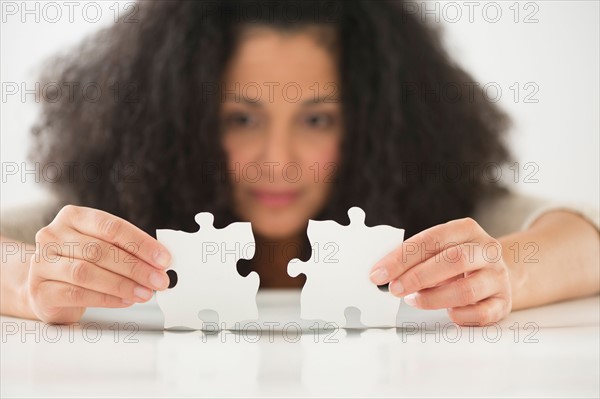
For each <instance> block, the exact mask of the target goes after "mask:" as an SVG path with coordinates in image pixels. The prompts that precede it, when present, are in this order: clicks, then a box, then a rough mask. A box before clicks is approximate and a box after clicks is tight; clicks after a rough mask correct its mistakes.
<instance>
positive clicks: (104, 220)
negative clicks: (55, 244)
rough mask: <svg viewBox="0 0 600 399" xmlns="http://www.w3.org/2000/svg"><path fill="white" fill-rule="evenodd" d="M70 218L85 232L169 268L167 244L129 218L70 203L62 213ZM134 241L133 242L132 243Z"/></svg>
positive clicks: (76, 227) (77, 229)
mask: <svg viewBox="0 0 600 399" xmlns="http://www.w3.org/2000/svg"><path fill="white" fill-rule="evenodd" d="M61 213H62V217H64V218H65V219H66V220H68V221H69V223H70V226H71V227H72V228H73V229H75V230H76V231H78V232H80V233H81V234H83V235H87V236H90V237H95V238H97V239H99V240H102V241H106V242H109V243H112V244H114V245H115V246H117V247H119V248H121V249H123V250H125V251H132V248H133V249H134V251H135V253H134V255H135V256H137V257H138V258H140V259H142V260H143V261H145V262H146V263H148V264H150V265H153V266H155V267H158V268H161V269H166V268H168V267H169V265H170V262H171V255H170V253H169V251H168V249H167V248H165V246H164V245H162V244H161V243H159V242H158V241H157V240H155V239H154V238H153V237H151V236H150V235H148V234H147V233H146V232H144V231H142V230H141V229H139V228H137V227H136V226H134V225H133V224H131V223H129V222H128V221H126V220H124V219H121V218H119V217H117V216H114V215H111V214H110V213H107V212H104V211H101V210H98V209H93V208H85V207H77V206H72V205H67V206H65V207H64V208H62V209H61V211H60V212H59V215H60V214H61ZM131 244H134V245H133V246H132V245H131Z"/></svg>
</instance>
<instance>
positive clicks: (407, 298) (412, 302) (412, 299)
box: [404, 293, 417, 307]
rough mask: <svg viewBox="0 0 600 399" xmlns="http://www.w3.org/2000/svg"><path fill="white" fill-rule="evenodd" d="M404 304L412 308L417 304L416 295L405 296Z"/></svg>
mask: <svg viewBox="0 0 600 399" xmlns="http://www.w3.org/2000/svg"><path fill="white" fill-rule="evenodd" d="M404 302H406V304H407V305H409V306H413V307H414V306H415V305H416V304H417V294H416V293H412V294H410V295H407V296H405V297H404Z"/></svg>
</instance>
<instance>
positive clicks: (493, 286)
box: [404, 268, 502, 309]
mask: <svg viewBox="0 0 600 399" xmlns="http://www.w3.org/2000/svg"><path fill="white" fill-rule="evenodd" d="M501 290H502V279H500V278H499V276H498V275H497V273H496V271H494V270H492V269H489V268H484V269H481V270H479V271H477V272H475V273H472V274H470V275H469V276H468V277H465V278H461V279H458V280H455V281H453V282H451V283H449V284H446V285H443V286H440V287H435V288H428V289H424V290H421V291H419V292H415V293H413V294H410V295H408V296H406V297H404V302H406V304H408V305H410V306H413V307H415V308H418V309H446V308H456V307H463V306H468V305H473V304H476V303H477V302H480V301H482V300H484V299H486V298H489V297H491V296H493V295H496V294H498V293H500V292H501Z"/></svg>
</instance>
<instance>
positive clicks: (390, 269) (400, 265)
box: [370, 218, 487, 285]
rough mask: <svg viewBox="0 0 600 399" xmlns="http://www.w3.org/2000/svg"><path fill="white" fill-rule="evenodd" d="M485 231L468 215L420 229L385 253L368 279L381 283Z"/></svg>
mask: <svg viewBox="0 0 600 399" xmlns="http://www.w3.org/2000/svg"><path fill="white" fill-rule="evenodd" d="M486 236H487V233H485V231H484V230H483V229H482V228H481V227H480V226H479V224H477V222H475V221H474V220H473V219H471V218H465V219H458V220H452V221H450V222H447V223H444V224H440V225H437V226H434V227H431V228H429V229H427V230H424V231H422V232H420V233H418V234H416V235H414V236H413V237H411V238H409V239H408V240H406V241H404V242H403V243H402V245H400V246H399V247H398V248H396V249H395V250H393V251H392V252H390V253H389V254H387V255H386V256H385V257H384V258H383V259H381V260H380V261H379V262H377V264H375V266H373V268H372V269H371V274H370V278H371V281H372V282H373V283H375V284H378V285H382V284H386V283H388V282H390V281H391V280H394V279H396V278H397V277H398V276H399V275H401V274H402V273H404V272H405V271H406V270H408V269H410V268H412V267H414V266H416V265H418V264H419V263H422V262H424V261H426V260H427V259H429V258H431V257H434V256H436V255H437V254H439V253H440V252H442V251H443V250H445V249H446V248H448V247H450V246H456V245H460V244H464V243H467V242H477V241H480V240H481V239H482V237H486Z"/></svg>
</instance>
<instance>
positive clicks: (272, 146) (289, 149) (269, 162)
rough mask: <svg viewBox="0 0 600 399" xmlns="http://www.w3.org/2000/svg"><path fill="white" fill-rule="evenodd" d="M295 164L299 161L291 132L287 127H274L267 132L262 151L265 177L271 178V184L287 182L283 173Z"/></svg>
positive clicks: (261, 160) (261, 162)
mask: <svg viewBox="0 0 600 399" xmlns="http://www.w3.org/2000/svg"><path fill="white" fill-rule="evenodd" d="M294 163H297V159H296V156H295V151H294V143H293V140H292V134H291V132H290V131H289V129H288V128H286V126H283V125H280V126H273V128H272V129H270V130H269V131H268V132H267V135H266V138H265V140H264V142H263V149H262V151H261V159H260V164H261V165H262V168H263V176H267V177H268V178H269V183H278V182H282V181H281V180H284V181H285V180H286V179H284V177H285V176H283V172H284V171H285V170H287V169H288V168H289V167H290V165H291V164H294ZM294 169H295V168H294Z"/></svg>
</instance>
